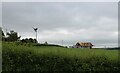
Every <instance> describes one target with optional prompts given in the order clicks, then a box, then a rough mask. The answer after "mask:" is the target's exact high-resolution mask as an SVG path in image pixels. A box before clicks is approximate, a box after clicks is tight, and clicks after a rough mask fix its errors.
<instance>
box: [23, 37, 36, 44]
mask: <svg viewBox="0 0 120 73" xmlns="http://www.w3.org/2000/svg"><path fill="white" fill-rule="evenodd" d="M21 42H22V43H37V40H36V39H32V38H29V39H28V38H25V39H22V40H21Z"/></svg>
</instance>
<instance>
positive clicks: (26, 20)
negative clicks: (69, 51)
mask: <svg viewBox="0 0 120 73" xmlns="http://www.w3.org/2000/svg"><path fill="white" fill-rule="evenodd" d="M0 14H1V13H0ZM117 19H118V3H117V2H4V3H2V27H3V30H4V32H5V29H7V31H10V30H15V31H16V32H18V34H19V35H20V36H21V39H22V38H35V32H34V30H33V29H32V27H38V41H39V43H44V42H45V41H47V42H48V43H51V44H52V43H54V44H62V40H63V45H67V46H69V45H74V44H75V43H76V42H91V43H93V44H94V45H95V47H98V46H99V47H100V46H102V47H105V46H107V47H111V46H114V45H117V44H118V20H117Z"/></svg>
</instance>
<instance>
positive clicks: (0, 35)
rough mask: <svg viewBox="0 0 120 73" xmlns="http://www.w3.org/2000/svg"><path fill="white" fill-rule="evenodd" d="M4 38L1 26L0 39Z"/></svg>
mask: <svg viewBox="0 0 120 73" xmlns="http://www.w3.org/2000/svg"><path fill="white" fill-rule="evenodd" d="M4 38H5V35H4V32H3V31H2V28H1V27H0V41H1V40H4Z"/></svg>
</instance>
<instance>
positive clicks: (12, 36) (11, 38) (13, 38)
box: [5, 30, 21, 42]
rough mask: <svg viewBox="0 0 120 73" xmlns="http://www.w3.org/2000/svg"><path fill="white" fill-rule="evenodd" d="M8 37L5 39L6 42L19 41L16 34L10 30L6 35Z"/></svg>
mask: <svg viewBox="0 0 120 73" xmlns="http://www.w3.org/2000/svg"><path fill="white" fill-rule="evenodd" d="M7 35H8V37H6V39H5V40H6V41H11V42H14V41H18V40H19V39H20V37H21V36H18V34H17V32H14V31H13V30H11V31H10V32H8V33H7Z"/></svg>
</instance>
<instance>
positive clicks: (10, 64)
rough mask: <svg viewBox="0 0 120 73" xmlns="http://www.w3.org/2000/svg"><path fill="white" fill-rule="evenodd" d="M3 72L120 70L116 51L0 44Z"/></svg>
mask: <svg viewBox="0 0 120 73" xmlns="http://www.w3.org/2000/svg"><path fill="white" fill-rule="evenodd" d="M2 50H3V52H2V53H3V54H2V56H3V71H39V72H45V71H52V72H53V73H54V72H55V73H56V72H68V71H70V72H72V71H76V72H86V71H88V72H96V71H106V72H109V73H110V72H113V71H118V70H120V68H119V65H120V62H118V52H119V51H118V50H102V49H75V48H63V47H57V46H32V45H27V46H23V45H16V43H6V42H4V43H3V49H2Z"/></svg>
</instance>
